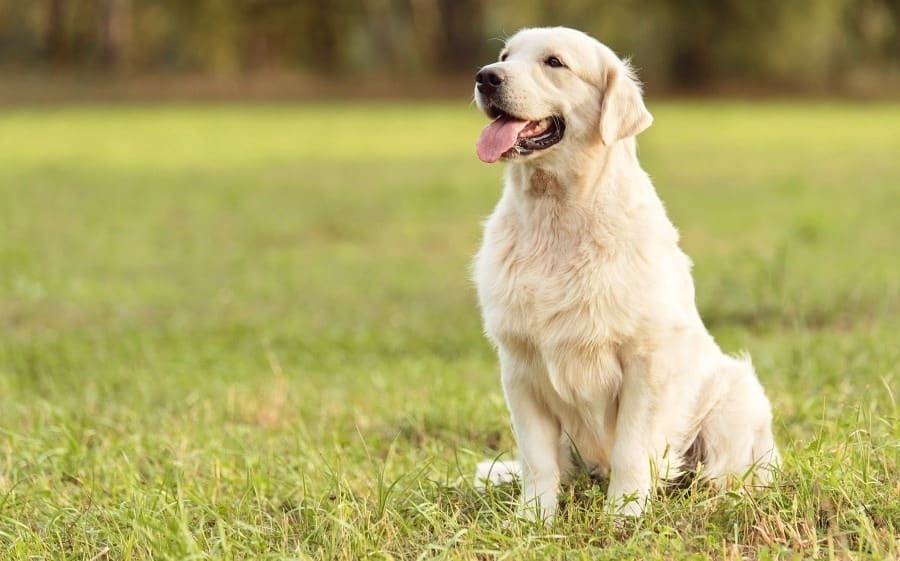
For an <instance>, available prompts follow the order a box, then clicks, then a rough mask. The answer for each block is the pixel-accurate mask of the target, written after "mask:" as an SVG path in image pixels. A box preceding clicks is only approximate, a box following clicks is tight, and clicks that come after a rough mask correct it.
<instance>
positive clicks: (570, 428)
mask: <svg viewBox="0 0 900 561" xmlns="http://www.w3.org/2000/svg"><path fill="white" fill-rule="evenodd" d="M504 54H505V55H507V58H506V60H505V61H504V62H497V63H495V64H493V65H490V67H492V68H498V69H501V70H502V71H503V72H504V76H505V82H504V84H503V92H502V96H503V97H502V100H503V101H502V103H503V107H502V108H503V109H504V110H505V111H507V112H508V113H510V114H513V115H516V116H519V117H521V118H525V119H534V120H537V119H541V118H544V117H547V116H550V115H558V116H562V117H563V118H564V119H565V122H566V131H565V135H564V137H563V140H562V141H561V142H560V143H558V144H556V145H555V146H552V147H550V148H548V149H546V150H543V151H538V152H536V153H534V154H532V155H529V156H524V157H523V156H515V157H512V158H511V159H508V167H507V169H506V179H505V186H504V189H503V194H502V196H501V198H500V202H499V203H498V205H497V207H496V209H495V210H494V212H493V214H492V215H491V217H490V218H489V219H488V221H487V223H486V226H485V231H484V241H483V245H482V247H481V250H480V251H479V252H478V255H477V257H476V259H475V264H474V277H475V282H476V285H477V289H478V296H479V301H480V305H481V309H482V313H483V318H484V326H485V330H486V332H487V335H488V337H489V338H490V340H491V341H492V342H493V343H494V344H495V345H496V347H497V351H498V354H499V359H500V370H501V379H502V383H503V389H504V393H505V395H506V401H507V404H508V407H509V410H510V414H511V417H512V424H513V427H514V429H515V433H516V437H517V441H518V444H519V449H520V469H521V472H522V473H521V475H522V478H523V493H522V503H521V510H522V513H523V514H524V515H530V516H540V517H543V518H547V517H552V516H553V514H554V511H555V509H556V505H557V494H558V489H559V485H560V483H561V482H563V481H564V480H565V479H566V477H567V475H570V474H571V472H572V470H573V468H574V466H573V461H572V449H573V448H574V449H575V450H576V451H577V455H578V456H579V457H580V458H582V459H584V460H585V461H586V462H588V463H589V464H590V465H591V466H592V467H593V468H594V469H596V470H598V471H599V472H601V473H604V474H608V476H609V491H608V500H607V504H608V506H609V509H610V511H612V512H616V513H622V514H627V515H637V514H639V513H641V512H642V510H643V509H644V508H645V504H646V500H647V498H648V497H650V495H651V493H652V491H653V490H654V488H655V487H656V486H658V485H659V484H661V483H663V482H665V481H666V480H671V479H673V478H676V477H678V476H679V475H680V474H682V473H683V472H684V470H686V469H688V470H691V471H696V470H698V466H697V465H695V464H694V462H696V461H697V460H698V459H699V460H700V461H701V462H702V465H701V466H699V473H700V475H701V476H702V477H704V478H708V479H711V480H714V481H720V480H722V479H723V478H726V477H728V476H730V475H734V476H737V477H742V476H745V475H746V474H748V473H751V472H752V473H753V480H754V481H757V482H761V483H765V482H768V481H769V479H770V476H771V469H770V468H771V466H773V465H775V464H776V463H777V461H778V453H777V451H776V447H775V443H774V440H773V437H772V432H771V412H770V406H769V401H768V399H767V398H766V396H765V394H764V392H763V389H762V387H761V386H760V384H759V381H758V380H757V377H756V374H755V373H754V371H753V368H752V366H751V364H750V361H749V359H747V358H734V357H730V356H728V355H725V354H724V353H723V352H722V351H721V350H720V349H719V347H718V346H717V345H716V343H715V341H714V340H713V338H712V336H710V334H709V333H708V332H707V330H706V328H705V327H704V325H703V322H702V320H701V319H700V316H699V314H698V312H697V308H696V306H695V303H694V285H693V280H692V278H691V273H690V269H691V262H690V259H689V258H688V257H687V256H686V255H685V254H684V253H683V252H682V251H681V249H680V248H679V246H678V232H677V231H676V230H675V227H674V226H673V225H672V223H671V222H670V221H669V219H668V217H667V216H666V212H665V209H664V208H663V205H662V202H661V201H660V199H659V197H658V196H657V194H656V192H655V190H654V188H653V185H652V184H651V182H650V179H649V177H648V176H647V174H646V173H645V172H644V170H643V169H641V166H640V164H639V163H638V159H637V154H636V146H635V138H634V136H635V135H636V134H639V133H640V132H641V131H643V130H644V129H646V128H647V127H648V126H650V124H651V122H652V117H651V116H650V113H649V112H648V111H647V109H646V108H645V106H644V102H643V100H642V98H641V91H640V86H639V84H638V83H637V82H636V80H635V78H634V76H633V73H632V71H631V69H630V67H629V66H628V64H627V63H625V62H623V61H621V60H620V59H619V58H618V57H616V55H615V54H614V53H613V52H612V51H611V50H610V49H609V48H607V47H605V46H604V45H602V44H601V43H599V42H598V41H596V40H594V39H593V38H591V37H589V36H587V35H585V34H583V33H581V32H578V31H575V30H572V29H566V28H542V29H526V30H523V31H520V32H519V33H517V34H516V35H515V36H513V37H512V38H510V39H509V41H508V42H507V44H506V47H505V48H504ZM549 55H555V56H558V57H560V58H561V60H562V61H563V62H564V63H565V64H566V68H551V67H549V66H548V65H546V64H544V61H545V59H546V57H547V56H549ZM475 97H476V102H477V103H478V104H479V107H481V108H482V109H485V105H486V100H485V98H484V97H483V96H482V95H481V94H480V93H479V92H478V91H477V90H476V93H475ZM692 445H694V446H693V448H692ZM698 447H700V448H702V456H697V455H696V454H695V453H694V452H696V450H697V449H698ZM689 462H690V465H687V464H688V463H689ZM754 468H755V469H754ZM504 471H505V472H506V471H512V470H510V469H508V466H504Z"/></svg>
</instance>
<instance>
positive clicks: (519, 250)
mask: <svg viewBox="0 0 900 561" xmlns="http://www.w3.org/2000/svg"><path fill="white" fill-rule="evenodd" d="M576 220H577V219H576V218H573V219H572V220H571V221H570V222H569V223H565V224H563V223H560V224H557V225H553V224H550V225H548V227H547V228H546V229H543V230H542V229H537V228H533V229H523V228H522V227H521V226H518V227H517V226H516V225H514V224H512V223H511V222H510V219H509V218H508V217H504V216H503V215H497V216H494V217H492V218H491V220H490V221H489V223H488V225H487V228H486V230H485V239H484V244H483V246H482V248H481V251H480V252H479V254H478V258H477V260H476V264H475V277H476V283H477V285H478V292H479V298H480V301H481V305H482V311H483V314H484V322H485V328H486V331H487V333H488V335H489V336H491V337H492V338H493V339H495V340H496V341H498V342H503V341H504V340H505V339H511V340H527V341H529V342H530V343H532V344H534V345H536V346H538V347H541V348H548V347H554V346H558V345H571V344H575V345H581V344H589V345H596V344H608V343H615V342H617V341H621V340H622V339H623V338H624V337H625V336H626V335H627V333H628V332H629V331H631V330H633V325H634V323H635V322H636V321H637V317H636V313H635V311H636V310H637V309H638V307H637V306H636V305H635V303H636V300H637V299H638V294H637V292H638V291H639V287H638V286H635V285H634V283H627V282H622V280H623V279H627V278H635V277H636V275H635V274H634V273H635V272H634V271H629V270H628V269H629V259H627V256H626V255H624V254H622V252H621V251H618V252H617V251H615V250H616V249H621V248H613V247H610V244H611V243H613V242H612V241H611V240H604V239H603V238H602V236H596V235H591V232H590V231H589V230H588V229H586V228H584V227H580V226H579V225H578V224H575V223H573V222H574V221H576ZM554 226H556V227H554Z"/></svg>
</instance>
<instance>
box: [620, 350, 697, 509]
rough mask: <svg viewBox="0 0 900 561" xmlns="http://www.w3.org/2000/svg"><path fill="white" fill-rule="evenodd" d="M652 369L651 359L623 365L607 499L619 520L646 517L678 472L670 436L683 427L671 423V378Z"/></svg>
mask: <svg viewBox="0 0 900 561" xmlns="http://www.w3.org/2000/svg"><path fill="white" fill-rule="evenodd" d="M650 365H651V361H650V360H645V359H638V360H633V361H630V362H629V363H628V364H624V365H623V367H624V368H623V379H622V386H621V393H620V394H619V410H618V413H617V416H616V437H615V444H614V445H613V449H612V455H611V458H610V468H611V474H610V478H609V489H608V491H607V499H606V500H607V503H606V504H607V509H608V510H609V511H610V512H613V513H615V514H624V515H626V516H638V515H640V514H641V513H642V512H643V511H644V508H645V507H646V503H647V499H648V498H649V497H650V493H651V491H652V490H653V489H654V488H655V486H656V484H657V482H658V481H659V479H660V478H666V477H669V476H671V475H672V473H671V470H672V469H675V468H677V465H676V464H675V463H673V462H672V455H671V454H669V450H668V448H667V447H668V443H667V435H670V434H672V433H673V432H677V431H678V430H679V428H678V424H679V422H678V419H673V418H666V413H665V410H666V407H665V402H666V400H667V396H666V394H665V391H666V387H667V384H665V383H664V378H665V375H664V372H654V371H652V370H651V367H650Z"/></svg>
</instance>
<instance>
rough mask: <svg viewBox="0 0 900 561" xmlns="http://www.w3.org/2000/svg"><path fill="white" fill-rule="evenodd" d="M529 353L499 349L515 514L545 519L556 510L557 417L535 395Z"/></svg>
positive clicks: (537, 370)
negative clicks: (518, 492)
mask: <svg viewBox="0 0 900 561" xmlns="http://www.w3.org/2000/svg"><path fill="white" fill-rule="evenodd" d="M530 358H531V357H529V356H522V355H516V354H513V353H511V352H509V351H508V350H507V351H505V350H503V349H502V348H501V349H500V369H501V376H502V379H503V391H504V393H505V395H506V404H507V406H508V407H509V412H510V416H511V417H512V424H513V429H514V430H515V433H516V440H517V441H518V444H519V455H520V459H521V467H522V497H521V502H520V504H519V514H520V516H523V517H525V518H529V519H532V520H534V519H538V520H545V521H548V520H550V519H552V518H553V516H554V514H555V513H556V503H557V493H558V491H559V480H560V465H559V448H560V446H559V443H560V426H559V421H558V420H557V419H556V418H555V417H554V416H553V414H552V413H551V412H550V411H549V410H548V409H547V407H546V405H545V404H544V403H543V402H542V401H540V400H539V399H538V398H537V395H536V393H535V388H534V384H535V383H536V376H538V375H540V367H539V366H538V365H537V364H535V362H534V361H533V360H529V359H530Z"/></svg>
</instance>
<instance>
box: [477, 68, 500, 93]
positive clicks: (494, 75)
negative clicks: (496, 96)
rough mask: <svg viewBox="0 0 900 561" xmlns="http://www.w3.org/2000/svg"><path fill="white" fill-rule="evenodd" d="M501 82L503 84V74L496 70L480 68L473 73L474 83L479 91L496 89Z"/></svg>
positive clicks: (489, 91)
mask: <svg viewBox="0 0 900 561" xmlns="http://www.w3.org/2000/svg"><path fill="white" fill-rule="evenodd" d="M501 84H503V74H501V73H500V72H499V71H497V70H494V69H489V68H482V69H481V70H480V71H479V72H478V74H476V75H475V85H476V86H477V87H478V91H480V92H481V93H484V94H489V93H493V92H495V91H497V88H499V87H500V85H501Z"/></svg>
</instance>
